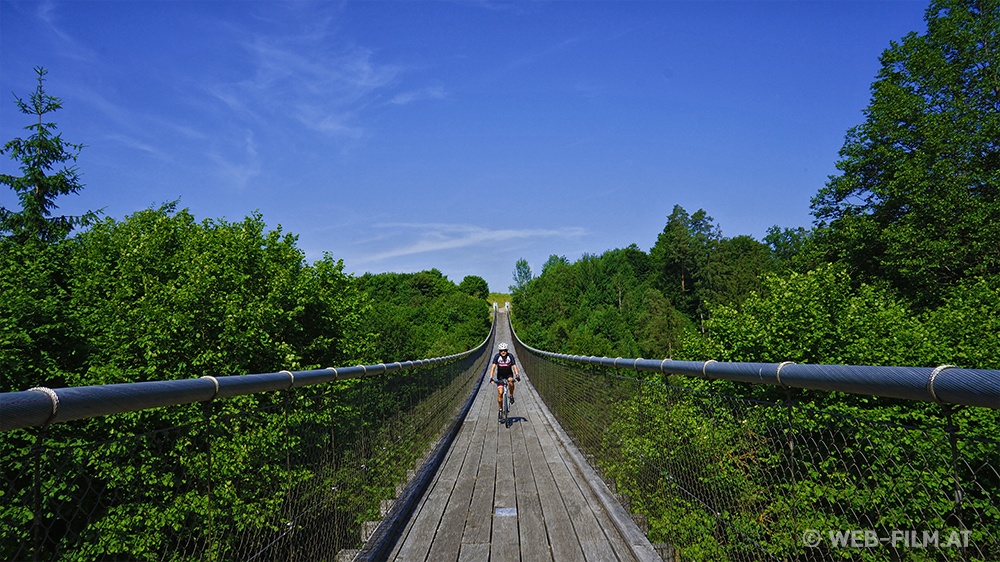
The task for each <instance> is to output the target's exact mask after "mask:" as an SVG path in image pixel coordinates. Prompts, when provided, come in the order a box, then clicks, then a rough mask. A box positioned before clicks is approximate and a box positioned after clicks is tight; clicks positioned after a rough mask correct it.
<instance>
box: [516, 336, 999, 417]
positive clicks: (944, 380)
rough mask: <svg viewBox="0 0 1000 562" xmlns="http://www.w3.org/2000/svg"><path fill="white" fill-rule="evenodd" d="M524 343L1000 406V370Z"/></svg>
mask: <svg viewBox="0 0 1000 562" xmlns="http://www.w3.org/2000/svg"><path fill="white" fill-rule="evenodd" d="M515 337H517V336H516V335H515ZM518 341H519V342H520V343H521V345H523V346H524V347H525V348H527V349H529V350H530V351H532V352H534V353H537V354H539V355H542V356H544V357H548V358H550V359H556V360H560V361H568V362H570V363H578V364H584V365H598V366H601V367H611V368H628V369H633V370H636V371H653V372H658V373H664V374H677V375H687V376H693V377H701V378H709V379H723V380H730V381H738V382H748V383H764V384H771V385H777V386H782V387H785V388H801V389H810V390H826V391H837V392H847V393H851V394H865V395H871V396H882V397H887V398H902V399H906V400H920V401H925V402H937V403H939V404H955V405H964V406H982V407H986V408H994V409H1000V370H990V369H962V368H959V367H956V366H954V365H941V366H939V367H880V366H872V365H816V364H800V363H794V362H791V361H784V362H782V363H737V362H720V361H714V360H711V359H709V360H707V361H677V360H673V359H662V360H661V359H642V358H634V359H625V358H621V357H616V358H610V357H596V356H583V355H569V354H565V353H554V352H551V351H543V350H541V349H536V348H533V347H531V346H529V345H526V344H524V342H522V341H521V340H520V339H518Z"/></svg>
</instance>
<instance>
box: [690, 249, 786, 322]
mask: <svg viewBox="0 0 1000 562" xmlns="http://www.w3.org/2000/svg"><path fill="white" fill-rule="evenodd" d="M769 261H770V251H769V250H768V247H767V245H765V244H763V243H761V242H758V241H756V240H754V239H753V238H751V237H750V236H737V237H735V238H723V239H721V240H719V241H718V243H717V246H716V248H715V250H714V251H713V252H712V253H711V254H710V256H709V260H708V263H707V264H706V266H705V269H704V272H703V274H702V277H703V283H702V285H703V286H702V288H701V290H700V291H699V294H700V295H701V298H702V299H703V300H706V301H708V302H710V303H713V304H728V305H735V306H739V305H740V304H742V303H743V301H744V300H745V299H746V298H747V297H749V296H750V295H751V294H752V293H755V292H760V289H761V281H762V280H763V277H764V275H765V274H766V273H767V271H768V268H769Z"/></svg>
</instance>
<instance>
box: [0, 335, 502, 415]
mask: <svg viewBox="0 0 1000 562" xmlns="http://www.w3.org/2000/svg"><path fill="white" fill-rule="evenodd" d="M491 335H492V333H491ZM487 341H489V337H487V339H486V340H483V342H482V343H481V344H479V345H478V346H476V347H475V348H473V349H470V350H468V351H463V352H462V353H456V354H453V355H446V356H442V357H434V358H431V359H417V360H413V361H399V362H392V363H378V364H375V365H356V366H352V367H327V368H324V369H311V370H305V371H276V372H273V373H256V374H248V375H229V376H221V377H214V376H203V377H200V378H196V379H178V380H161V381H145V382H134V383H118V384H106V385H93V386H77V387H65V388H46V387H35V388H32V389H29V390H24V391H17V392H5V393H0V412H2V415H0V431H10V430H14V429H23V428H27V427H38V426H44V425H49V424H54V423H62V422H68V421H72V420H79V419H84V418H93V417H98V416H104V415H109V414H119V413H122V412H135V411H139V410H147V409H150V408H159V407H164V406H178V405H181V404H191V403H194V402H207V401H210V400H215V399H220V398H230V397H233V396H242V395H246V394H255V393H258V392H273V391H280V390H287V389H289V388H298V387H302V386H310V385H316V384H323V383H328V382H333V381H338V380H344V379H358V378H365V377H370V376H375V375H382V374H386V373H391V372H395V371H403V370H407V369H413V368H420V367H428V366H433V365H442V364H446V363H450V362H452V361H458V360H460V359H464V358H466V357H468V356H469V355H471V354H473V353H475V352H476V351H477V350H479V349H481V348H482V347H483V346H484V345H485V344H486V343H487Z"/></svg>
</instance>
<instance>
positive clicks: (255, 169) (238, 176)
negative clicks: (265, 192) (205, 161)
mask: <svg viewBox="0 0 1000 562" xmlns="http://www.w3.org/2000/svg"><path fill="white" fill-rule="evenodd" d="M242 150H243V153H242V154H241V155H240V157H239V158H226V157H224V156H222V155H221V154H219V153H218V152H215V153H212V154H211V155H210V157H211V159H212V160H213V161H214V162H215V163H216V165H217V166H218V174H219V175H220V176H221V177H222V178H223V179H224V180H226V181H228V182H230V183H231V184H233V185H234V186H235V187H236V188H237V189H244V188H246V186H247V184H248V183H249V182H250V180H251V179H253V178H255V177H257V176H258V175H260V173H261V162H260V156H259V155H258V153H257V143H256V141H255V140H254V135H253V132H252V131H247V132H246V134H245V136H244V138H243V147H242Z"/></svg>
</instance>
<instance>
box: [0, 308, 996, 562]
mask: <svg viewBox="0 0 1000 562" xmlns="http://www.w3.org/2000/svg"><path fill="white" fill-rule="evenodd" d="M494 312H495V322H494V329H493V332H492V333H491V335H490V337H489V338H488V339H487V340H486V341H484V342H483V344H482V345H481V346H479V347H478V348H477V349H474V350H470V351H468V352H465V353H462V354H458V355H453V356H448V357H441V358H435V359H430V360H423V361H405V362H398V363H391V364H379V365H367V366H356V367H345V368H328V369H319V370H311V371H298V372H291V371H281V372H276V373H264V374H255V375H244V376H238V377H201V378H198V379H186V380H181V381H151V382H145V383H130V384H119V385H105V386H99V387H79V388H61V389H49V388H35V389H31V390H26V391H20V392H8V393H3V394H0V432H2V433H3V435H4V439H3V441H2V449H0V453H2V455H3V458H2V461H3V465H2V466H3V477H2V488H0V494H2V496H0V500H2V501H0V505H2V506H3V507H2V508H0V515H2V523H0V525H2V526H0V558H4V559H10V560H125V559H128V560H338V561H339V560H434V561H438V560H477V561H479V560H493V561H507V560H522V561H529V560H557V561H559V560H569V561H576V560H581V561H589V560H609V561H612V560H613V561H619V560H620V561H625V560H641V561H654V560H682V559H683V560H699V559H716V560H830V559H841V558H844V557H847V558H853V559H865V558H870V559H873V560H882V559H894V560H909V559H913V560H923V559H928V560H931V559H933V560H938V559H942V560H996V559H1000V500H998V498H1000V442H998V441H997V437H996V435H993V434H990V433H988V432H986V433H983V432H982V431H979V429H978V428H980V427H981V426H983V427H986V426H988V424H986V422H990V423H993V422H996V421H997V420H998V416H997V412H998V411H1000V371H988V370H973V369H960V368H958V367H953V366H948V365H945V366H940V367H937V368H910V367H870V366H818V365H795V364H793V363H788V362H786V363H779V364H764V363H718V362H714V361H704V362H684V361H669V360H646V359H638V358H637V359H622V358H614V359H612V358H602V357H580V356H569V355H560V354H554V353H549V352H545V351H542V350H536V349H532V348H530V347H527V346H524V345H523V344H522V343H521V342H519V341H518V340H517V338H516V337H515V335H514V334H513V333H512V332H511V331H510V324H509V321H508V318H507V310H506V309H505V308H499V307H494ZM499 341H508V342H513V344H514V355H515V357H516V359H517V361H518V364H519V365H520V367H521V369H522V381H521V383H520V384H519V385H518V387H517V391H516V402H515V403H514V405H513V407H512V409H511V412H510V419H509V423H506V424H501V423H498V420H497V414H496V411H497V402H496V390H495V386H494V385H492V384H490V383H489V382H488V380H487V377H488V366H489V360H490V359H491V357H492V353H493V350H494V349H495V344H496V342H499ZM651 372H652V373H656V374H655V375H651V374H650V373H651ZM668 374H680V375H687V376H691V377H699V380H704V379H708V380H714V381H722V382H723V383H725V382H726V381H728V382H729V383H731V384H734V385H755V386H759V387H761V388H767V389H770V391H771V395H772V396H768V393H766V392H765V393H764V395H763V396H761V395H756V396H753V397H744V396H737V395H735V393H731V392H730V390H731V388H730V387H720V388H712V387H711V386H705V387H701V388H697V389H690V388H683V387H680V386H674V385H672V384H669V381H667V379H666V378H665V376H666V375H668ZM832 392H850V393H853V394H852V395H853V396H864V397H867V399H866V400H865V401H864V404H865V405H866V406H865V408H866V409H868V410H874V411H875V412H877V415H874V416H873V417H871V418H867V417H864V416H861V415H860V414H858V411H861V410H850V411H848V410H846V409H845V408H844V404H845V403H849V402H851V399H850V397H848V398H842V395H839V394H838V395H836V396H837V398H830V397H831V396H834V395H831V394H830V393H832ZM873 403H874V406H873V405H872V404H873ZM915 404H916V405H922V406H923V407H921V408H915V409H914V408H910V409H907V407H908V406H913V405H915ZM900 411H905V412H910V414H912V413H913V412H914V411H919V412H920V413H919V415H910V414H908V417H907V418H906V419H904V420H899V422H898V423H897V422H896V421H894V420H893V419H892V417H893V415H895V413H896V412H900ZM984 424H985V425H984ZM992 427H994V428H995V427H996V424H995V423H994V425H992Z"/></svg>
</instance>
